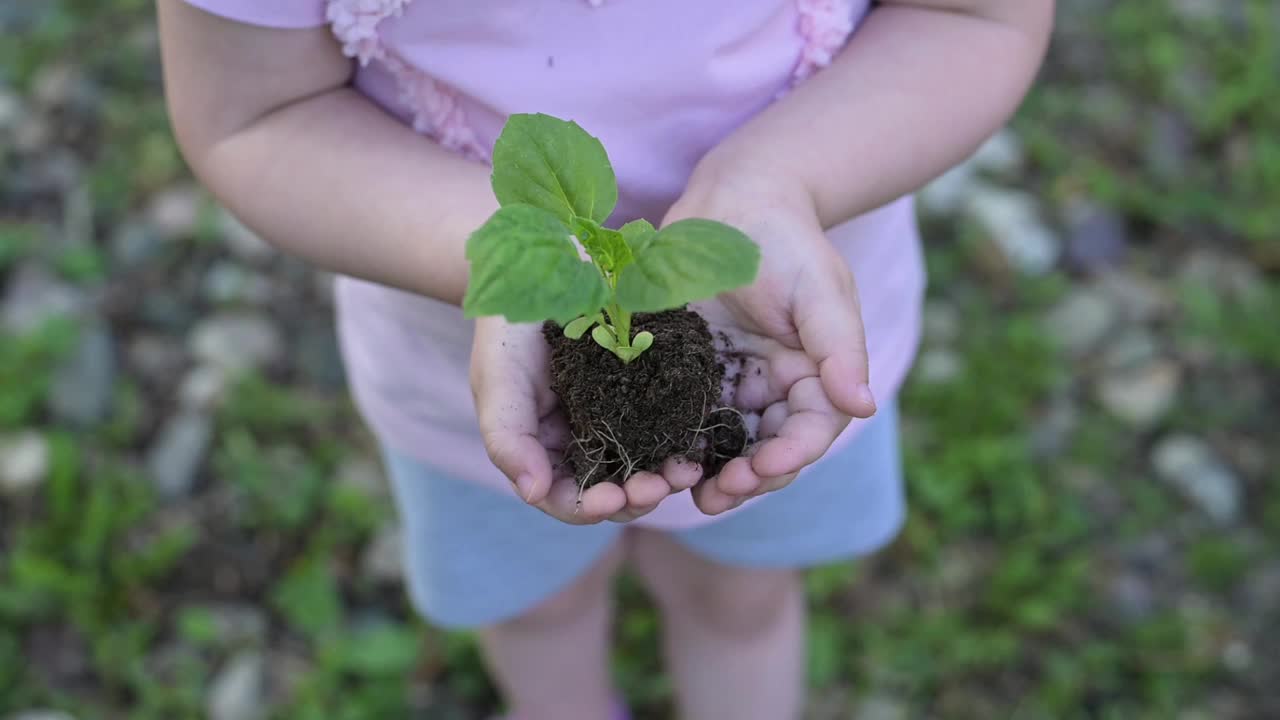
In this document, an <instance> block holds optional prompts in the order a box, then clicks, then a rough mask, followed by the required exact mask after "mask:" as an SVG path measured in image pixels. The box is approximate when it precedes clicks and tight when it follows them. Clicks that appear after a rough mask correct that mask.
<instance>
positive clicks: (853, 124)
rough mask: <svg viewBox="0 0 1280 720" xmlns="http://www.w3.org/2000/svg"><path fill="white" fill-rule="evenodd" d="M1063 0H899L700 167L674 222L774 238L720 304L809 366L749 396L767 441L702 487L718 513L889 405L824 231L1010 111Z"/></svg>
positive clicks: (910, 180) (847, 277)
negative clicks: (688, 220)
mask: <svg viewBox="0 0 1280 720" xmlns="http://www.w3.org/2000/svg"><path fill="white" fill-rule="evenodd" d="M1052 9H1053V3H1052V0H896V1H894V0H885V1H884V2H883V3H882V4H881V6H879V7H877V8H876V9H874V10H873V11H872V12H871V13H870V15H869V16H868V17H867V19H866V20H865V22H864V24H863V25H862V27H861V28H859V30H858V32H857V33H856V34H855V35H854V36H853V38H852V39H851V40H850V42H849V45H848V46H847V47H846V48H845V49H844V51H843V52H841V54H840V55H839V56H838V57H837V58H836V59H835V60H834V62H832V64H831V66H830V67H828V68H827V69H826V70H824V71H823V72H820V73H818V74H817V75H816V76H814V77H813V78H811V79H809V80H807V81H806V82H805V83H804V84H803V85H802V86H801V87H799V88H798V89H796V91H795V92H793V93H792V94H791V95H790V96H789V97H786V98H784V99H783V100H781V101H780V102H777V103H775V104H773V105H772V106H771V107H769V108H768V109H766V110H765V111H764V112H762V113H761V114H760V115H758V116H756V117H755V118H753V119H752V120H750V121H749V122H747V123H746V124H745V125H744V126H743V127H741V128H740V129H739V130H738V131H737V132H735V133H734V134H733V135H731V136H730V137H729V138H727V139H726V140H725V141H724V142H723V143H721V144H720V145H718V146H717V147H716V148H715V149H714V150H712V151H711V152H710V153H708V154H707V156H706V157H705V158H704V159H703V161H702V162H701V163H700V164H699V167H698V169H697V170H696V171H695V172H694V175H693V177H692V178H691V179H690V182H689V186H688V187H687V188H686V190H685V194H684V196H683V197H682V198H681V199H680V201H679V202H678V203H676V205H675V207H673V208H672V212H671V215H670V216H669V217H668V218H667V220H668V221H672V220H677V219H680V218H682V217H690V216H693V217H710V218H714V219H719V220H723V221H725V222H729V223H731V224H734V225H737V226H738V227H741V228H743V229H745V230H746V231H747V234H749V235H751V237H752V239H754V240H756V241H757V242H758V243H760V245H761V247H762V251H763V254H764V262H763V264H762V266H761V275H760V277H759V278H758V279H757V281H756V282H755V283H754V284H753V285H752V286H751V287H748V288H744V289H741V290H736V291H733V292H730V293H726V294H725V295H724V296H722V297H721V299H720V306H721V307H720V308H719V310H721V311H722V312H724V313H726V314H727V316H728V317H729V318H730V319H731V321H732V323H734V324H736V325H737V327H738V329H739V330H740V331H742V332H744V333H746V334H748V335H750V334H755V335H759V336H763V337H765V338H769V339H772V340H775V341H777V342H778V343H780V344H781V345H783V346H785V347H787V348H792V349H796V350H802V351H803V352H804V354H805V355H807V356H808V358H809V360H810V362H811V367H810V369H809V370H808V371H807V372H801V373H797V374H794V375H792V376H790V377H788V378H787V381H786V382H780V383H773V384H771V385H770V387H769V388H768V390H769V392H766V393H763V394H757V395H756V396H754V398H753V399H750V400H747V401H746V402H748V403H749V404H751V405H752V407H750V408H749V409H753V410H755V409H759V410H762V411H763V421H762V424H761V435H762V436H763V437H765V438H766V440H765V442H764V443H762V444H761V445H760V446H759V447H758V448H757V449H756V452H755V453H754V454H753V455H752V456H751V457H749V458H739V459H735V460H733V461H731V462H730V463H729V464H728V465H727V466H726V467H725V468H724V470H723V471H722V472H721V474H720V476H719V477H718V478H717V479H716V481H715V482H708V483H702V484H701V485H699V486H698V487H697V488H695V491H694V499H695V502H697V504H698V506H699V507H700V508H702V510H703V511H704V512H707V513H709V514H716V513H720V512H723V511H725V510H727V509H729V508H732V507H734V506H736V505H738V504H740V503H741V502H743V501H744V500H745V499H746V498H748V497H751V496H754V495H759V494H761V493H765V492H771V491H773V490H777V489H779V488H782V487H785V486H786V485H787V484H788V483H790V482H791V480H792V479H793V478H794V477H795V475H796V473H797V472H798V471H799V470H801V469H802V468H803V467H805V466H806V465H808V464H810V463H812V462H814V461H815V460H817V459H818V458H819V457H821V456H822V454H823V453H824V452H826V450H827V449H828V448H829V447H830V445H831V444H832V442H833V441H834V440H835V439H836V437H837V436H838V435H839V434H840V432H841V431H842V430H843V429H844V427H845V426H846V425H847V424H848V422H849V416H854V417H867V416H869V415H871V414H872V413H873V412H875V401H874V398H873V397H872V395H871V392H870V387H869V384H868V380H869V373H868V366H867V365H868V363H867V351H866V339H865V337H864V334H863V327H862V318H861V315H860V310H859V306H858V296H857V289H856V287H855V286H854V281H853V275H852V273H850V272H849V269H848V268H847V267H845V265H844V263H843V261H842V260H841V258H840V257H839V256H838V255H837V254H836V253H835V252H834V250H833V249H832V248H831V246H830V243H828V242H827V241H826V238H825V237H824V235H823V232H822V230H823V228H829V227H831V226H833V225H836V224H839V223H841V222H843V221H845V220H848V219H849V218H852V217H855V216H857V215H860V214H862V213H865V212H867V211H870V210H873V209H875V208H876V207H879V206H880V205H883V204H885V203H886V202H889V201H892V200H894V199H895V198H898V197H901V196H902V195H904V194H906V193H909V192H911V191H913V190H916V189H918V188H919V187H920V186H921V185H923V184H924V183H926V182H928V181H929V180H930V179H932V178H933V177H935V176H936V175H938V174H940V173H942V172H943V171H945V170H946V169H947V168H948V167H950V166H951V165H953V164H955V163H956V162H958V161H959V160H961V159H963V158H964V157H965V156H966V155H967V154H969V153H970V152H972V150H973V149H974V148H976V147H977V146H978V145H979V144H980V143H981V142H982V141H983V140H984V139H985V138H986V137H987V136H989V135H990V134H991V133H993V132H994V131H995V130H996V129H997V128H998V127H999V126H1000V125H1001V124H1002V123H1004V122H1006V121H1007V120H1008V118H1009V116H1010V115H1011V114H1012V113H1013V111H1014V109H1015V108H1016V106H1017V105H1018V103H1019V102H1020V101H1021V99H1022V97H1023V95H1024V94H1025V92H1026V90H1027V88H1028V86H1029V85H1030V82H1031V79H1032V77H1033V76H1034V75H1035V71H1036V68H1037V67H1038V66H1039V63H1040V61H1041V58H1042V56H1043V53H1044V49H1045V45H1046V44H1047V39H1048V35H1049V29H1050V24H1051V22H1050V21H1051V17H1052ZM797 369H798V366H797ZM739 400H740V402H741V401H742V399H741V398H740V399H739Z"/></svg>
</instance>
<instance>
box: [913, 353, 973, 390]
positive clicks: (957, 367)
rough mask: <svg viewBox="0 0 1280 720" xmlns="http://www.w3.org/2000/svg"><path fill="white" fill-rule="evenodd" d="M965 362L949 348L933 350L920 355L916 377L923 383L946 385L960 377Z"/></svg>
mask: <svg viewBox="0 0 1280 720" xmlns="http://www.w3.org/2000/svg"><path fill="white" fill-rule="evenodd" d="M962 372H964V360H963V359H962V358H961V357H960V355H959V354H958V353H956V352H955V351H954V350H951V349H949V348H932V349H929V350H925V351H924V352H923V353H921V354H920V361H919V363H918V364H917V366H916V371H915V373H916V377H917V378H918V379H919V380H920V381H921V382H928V383H945V382H951V381H952V380H955V379H956V378H958V377H960V373H962Z"/></svg>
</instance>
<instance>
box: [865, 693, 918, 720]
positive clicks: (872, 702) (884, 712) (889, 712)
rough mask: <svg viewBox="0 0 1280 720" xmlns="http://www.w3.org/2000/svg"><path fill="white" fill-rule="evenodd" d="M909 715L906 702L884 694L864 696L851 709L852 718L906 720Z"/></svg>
mask: <svg viewBox="0 0 1280 720" xmlns="http://www.w3.org/2000/svg"><path fill="white" fill-rule="evenodd" d="M909 716H910V714H909V711H908V708H907V705H906V703H904V702H903V701H901V700H899V699H897V698H893V697H888V696H885V695H871V696H869V697H867V698H864V699H863V700H862V701H861V702H859V703H858V706H857V709H855V710H854V711H853V718H854V720H907V718H908V717H909Z"/></svg>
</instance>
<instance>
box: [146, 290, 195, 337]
mask: <svg viewBox="0 0 1280 720" xmlns="http://www.w3.org/2000/svg"><path fill="white" fill-rule="evenodd" d="M179 287H181V285H180V286H179ZM190 301H191V298H190V297H188V296H187V293H185V292H149V293H147V294H146V295H144V296H143V298H142V303H141V304H140V305H139V306H138V316H139V317H140V318H141V319H142V321H143V322H145V323H146V324H147V325H150V326H151V327H153V328H155V329H158V330H163V331H165V332H168V333H175V334H176V333H180V332H184V331H186V330H187V329H188V328H190V327H191V324H192V323H194V322H195V320H196V309H195V308H194V307H192V305H191V304H190Z"/></svg>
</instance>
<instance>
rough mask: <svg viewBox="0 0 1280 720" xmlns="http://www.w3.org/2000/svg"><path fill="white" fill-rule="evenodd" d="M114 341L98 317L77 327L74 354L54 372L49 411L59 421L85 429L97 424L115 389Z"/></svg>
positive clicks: (103, 416)
mask: <svg viewBox="0 0 1280 720" xmlns="http://www.w3.org/2000/svg"><path fill="white" fill-rule="evenodd" d="M115 352H116V350H115V341H114V340H113V339H112V337H111V328H110V326H109V325H107V323H106V321H105V320H103V319H102V318H97V317H95V318H93V319H92V320H90V321H88V322H86V323H85V324H84V325H83V326H81V328H80V334H79V336H78V340H77V343H76V347H75V350H74V352H72V353H71V355H70V356H68V357H67V359H66V360H65V361H63V363H62V364H61V365H60V366H59V367H58V369H57V372H55V373H54V377H53V386H52V387H51V388H50V390H49V410H50V412H52V413H53V417H54V418H55V419H57V420H59V421H60V422H64V423H68V424H71V425H78V426H81V427H86V426H89V425H93V424H96V423H98V422H101V421H102V420H103V418H105V417H106V416H107V411H108V410H110V408H111V399H112V392H113V390H114V389H115V377H116V357H115Z"/></svg>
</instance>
